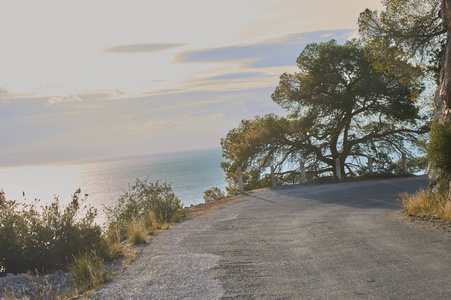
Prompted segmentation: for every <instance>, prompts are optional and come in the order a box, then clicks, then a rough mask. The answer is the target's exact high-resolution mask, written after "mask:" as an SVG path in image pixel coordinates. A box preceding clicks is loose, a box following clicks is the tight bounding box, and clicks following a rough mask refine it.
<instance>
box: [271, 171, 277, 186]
mask: <svg viewBox="0 0 451 300" xmlns="http://www.w3.org/2000/svg"><path fill="white" fill-rule="evenodd" d="M271 187H273V188H275V187H276V178H275V177H274V166H271Z"/></svg>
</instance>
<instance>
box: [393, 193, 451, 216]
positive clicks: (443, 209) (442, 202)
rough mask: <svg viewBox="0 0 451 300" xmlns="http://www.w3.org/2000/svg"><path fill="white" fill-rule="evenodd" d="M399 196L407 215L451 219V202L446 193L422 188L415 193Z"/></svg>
mask: <svg viewBox="0 0 451 300" xmlns="http://www.w3.org/2000/svg"><path fill="white" fill-rule="evenodd" d="M399 197H400V199H399V201H400V202H401V204H402V206H403V209H404V212H405V214H406V215H407V216H417V217H429V216H434V217H437V218H443V219H446V220H451V202H450V201H449V200H448V197H446V196H445V195H434V194H431V193H428V192H426V191H425V190H424V189H420V190H418V191H417V192H416V193H415V194H412V195H409V194H408V193H402V194H399Z"/></svg>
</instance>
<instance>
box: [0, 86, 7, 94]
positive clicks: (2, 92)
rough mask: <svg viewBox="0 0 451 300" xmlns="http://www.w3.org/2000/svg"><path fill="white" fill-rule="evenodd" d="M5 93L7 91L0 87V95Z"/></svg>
mask: <svg viewBox="0 0 451 300" xmlns="http://www.w3.org/2000/svg"><path fill="white" fill-rule="evenodd" d="M6 93H8V91H7V90H6V89H5V88H3V87H1V86H0V95H3V94H6Z"/></svg>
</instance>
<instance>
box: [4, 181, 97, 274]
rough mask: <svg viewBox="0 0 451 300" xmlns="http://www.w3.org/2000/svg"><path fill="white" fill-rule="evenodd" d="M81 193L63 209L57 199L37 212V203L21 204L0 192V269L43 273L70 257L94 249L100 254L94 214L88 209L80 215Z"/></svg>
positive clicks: (12, 271)
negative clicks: (8, 198)
mask: <svg viewBox="0 0 451 300" xmlns="http://www.w3.org/2000/svg"><path fill="white" fill-rule="evenodd" d="M80 194H81V190H80V189H78V190H77V191H76V192H75V193H74V194H73V195H72V201H71V203H69V204H68V205H67V206H64V207H62V206H60V204H59V200H58V197H55V199H54V201H53V202H52V203H50V204H47V205H45V206H41V210H38V209H37V205H38V202H39V200H35V201H34V203H33V204H23V203H19V202H17V201H13V200H7V199H6V197H5V194H4V192H3V191H1V192H0V265H1V268H0V269H6V272H10V273H19V272H26V271H30V270H31V271H35V270H37V271H39V272H45V271H47V270H48V269H49V268H55V267H56V268H59V267H63V266H65V265H67V264H68V261H69V260H70V259H71V257H72V256H73V255H79V254H80V253H83V252H86V251H91V250H94V249H97V250H99V251H102V250H103V249H101V248H102V247H104V244H103V243H102V239H101V228H100V226H98V225H96V224H94V219H95V217H96V216H97V211H96V210H95V209H94V208H92V207H90V206H88V207H87V211H86V213H85V215H84V216H80V204H81V203H82V202H84V201H85V200H86V198H87V195H85V197H84V198H83V199H81V200H80Z"/></svg>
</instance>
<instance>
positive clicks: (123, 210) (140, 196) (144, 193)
mask: <svg viewBox="0 0 451 300" xmlns="http://www.w3.org/2000/svg"><path fill="white" fill-rule="evenodd" d="M182 210H183V207H182V204H181V202H180V200H179V199H178V198H177V196H176V195H175V194H174V192H173V191H172V187H171V185H169V184H167V183H163V184H160V183H159V182H158V181H157V182H149V181H148V180H147V179H146V180H139V179H136V181H135V183H134V184H133V185H131V186H130V188H129V190H128V191H124V192H123V194H122V195H121V196H120V198H119V200H118V202H117V204H116V206H114V207H108V208H106V214H107V219H108V231H110V232H116V230H119V232H120V234H121V239H124V238H126V237H127V232H128V226H129V224H130V222H131V220H137V221H138V220H139V221H141V220H144V219H145V218H147V219H149V213H150V212H152V213H153V217H154V219H155V221H156V222H158V223H160V224H162V223H169V222H171V221H172V219H173V217H174V216H176V215H179V214H181V213H182ZM147 221H148V222H150V223H152V222H153V221H151V220H150V221H149V220H147ZM151 226H152V225H151Z"/></svg>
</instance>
